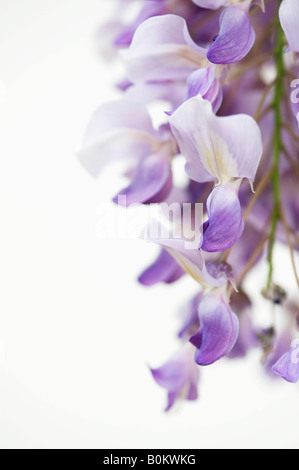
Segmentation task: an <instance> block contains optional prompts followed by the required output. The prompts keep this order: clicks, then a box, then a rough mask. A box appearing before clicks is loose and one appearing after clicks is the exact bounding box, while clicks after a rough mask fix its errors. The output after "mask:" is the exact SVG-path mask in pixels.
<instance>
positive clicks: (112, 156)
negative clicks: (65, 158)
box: [78, 100, 162, 176]
mask: <svg viewBox="0 0 299 470" xmlns="http://www.w3.org/2000/svg"><path fill="white" fill-rule="evenodd" d="M160 145H162V143H161V142H160ZM157 148H159V135H158V133H157V132H156V131H155V130H154V128H153V126H152V122H151V119H150V116H149V114H148V112H147V110H146V108H145V106H143V105H141V104H139V103H135V102H129V101H127V100H121V101H113V102H109V103H106V104H104V105H102V106H101V107H100V108H99V109H98V110H97V111H95V113H94V114H93V116H92V118H91V120H90V123H89V125H88V127H87V130H86V133H85V136H84V139H83V144H82V147H81V150H80V151H79V153H78V155H79V158H80V160H81V162H82V163H83V165H84V166H85V167H86V169H87V170H88V171H89V172H90V173H91V174H92V175H94V176H97V175H98V174H99V172H100V171H101V170H102V169H103V167H104V166H105V165H107V164H108V163H112V162H113V161H116V160H118V159H130V160H131V161H134V160H135V161H136V159H137V160H138V159H141V158H143V157H145V156H147V155H150V154H152V153H153V152H154V151H155V150H156V149H157Z"/></svg>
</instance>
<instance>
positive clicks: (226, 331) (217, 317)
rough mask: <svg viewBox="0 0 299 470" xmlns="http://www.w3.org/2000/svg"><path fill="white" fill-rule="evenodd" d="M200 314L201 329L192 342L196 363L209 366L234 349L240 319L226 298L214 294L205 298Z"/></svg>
mask: <svg viewBox="0 0 299 470" xmlns="http://www.w3.org/2000/svg"><path fill="white" fill-rule="evenodd" d="M198 314H199V320H200V329H199V330H198V332H197V333H196V334H195V335H194V336H192V337H191V338H190V343H192V344H193V345H194V346H195V347H196V352H195V361H196V363H197V364H199V365H201V366H207V365H210V364H213V363H214V362H216V361H218V360H219V359H221V358H222V357H223V356H226V355H227V354H228V353H229V352H230V351H231V350H232V348H233V347H234V345H235V343H236V341H237V338H238V334H239V321H238V318H237V316H236V315H235V313H233V312H232V311H231V309H230V307H229V305H228V304H227V303H226V302H225V301H224V300H222V299H219V298H217V297H216V296H212V295H208V296H206V297H204V298H203V300H202V301H201V303H200V305H199V309H198Z"/></svg>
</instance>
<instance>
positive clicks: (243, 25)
mask: <svg viewBox="0 0 299 470" xmlns="http://www.w3.org/2000/svg"><path fill="white" fill-rule="evenodd" d="M254 41H255V32H254V30H253V28H252V26H251V22H250V18H249V16H248V13H247V12H246V11H245V10H243V8H239V7H235V6H231V7H229V8H227V9H225V10H224V11H223V13H222V14H221V16H220V31H219V34H218V36H216V39H215V41H214V42H213V44H212V45H211V47H210V48H209V51H208V54H207V57H208V59H209V61H210V62H212V63H214V64H232V63H234V62H238V61H239V60H242V59H243V58H244V57H245V56H246V55H247V54H248V52H249V51H250V49H251V48H252V46H253V44H254Z"/></svg>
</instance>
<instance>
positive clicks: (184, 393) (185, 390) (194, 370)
mask: <svg viewBox="0 0 299 470" xmlns="http://www.w3.org/2000/svg"><path fill="white" fill-rule="evenodd" d="M151 373H152V375H153V377H154V379H155V381H156V382H157V383H158V384H159V385H160V387H162V388H165V389H166V390H167V392H168V405H167V407H166V410H165V411H169V410H170V408H171V407H172V406H173V405H174V403H175V402H176V400H177V399H179V398H185V399H186V400H190V401H192V400H196V399H197V397H198V393H197V387H198V382H199V370H198V367H197V366H196V364H195V363H194V361H193V358H192V353H191V351H190V349H189V348H188V347H185V348H184V349H183V350H181V351H179V352H178V353H177V354H175V355H174V356H173V358H172V359H170V360H169V361H168V362H166V363H165V364H164V365H163V366H161V367H159V368H158V369H151Z"/></svg>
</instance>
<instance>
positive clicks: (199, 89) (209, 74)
mask: <svg viewBox="0 0 299 470" xmlns="http://www.w3.org/2000/svg"><path fill="white" fill-rule="evenodd" d="M187 86H188V92H187V98H186V99H187V100H189V99H190V98H194V97H195V96H197V95H200V96H202V98H204V99H205V100H208V101H210V103H211V104H212V107H213V111H214V113H215V114H216V113H217V111H218V110H219V108H220V106H221V103H222V99H223V92H222V87H221V83H220V80H219V79H218V78H216V75H215V69H214V68H213V67H207V68H203V69H199V70H196V71H195V72H193V73H192V74H191V75H190V76H189V77H188V80H187Z"/></svg>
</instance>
